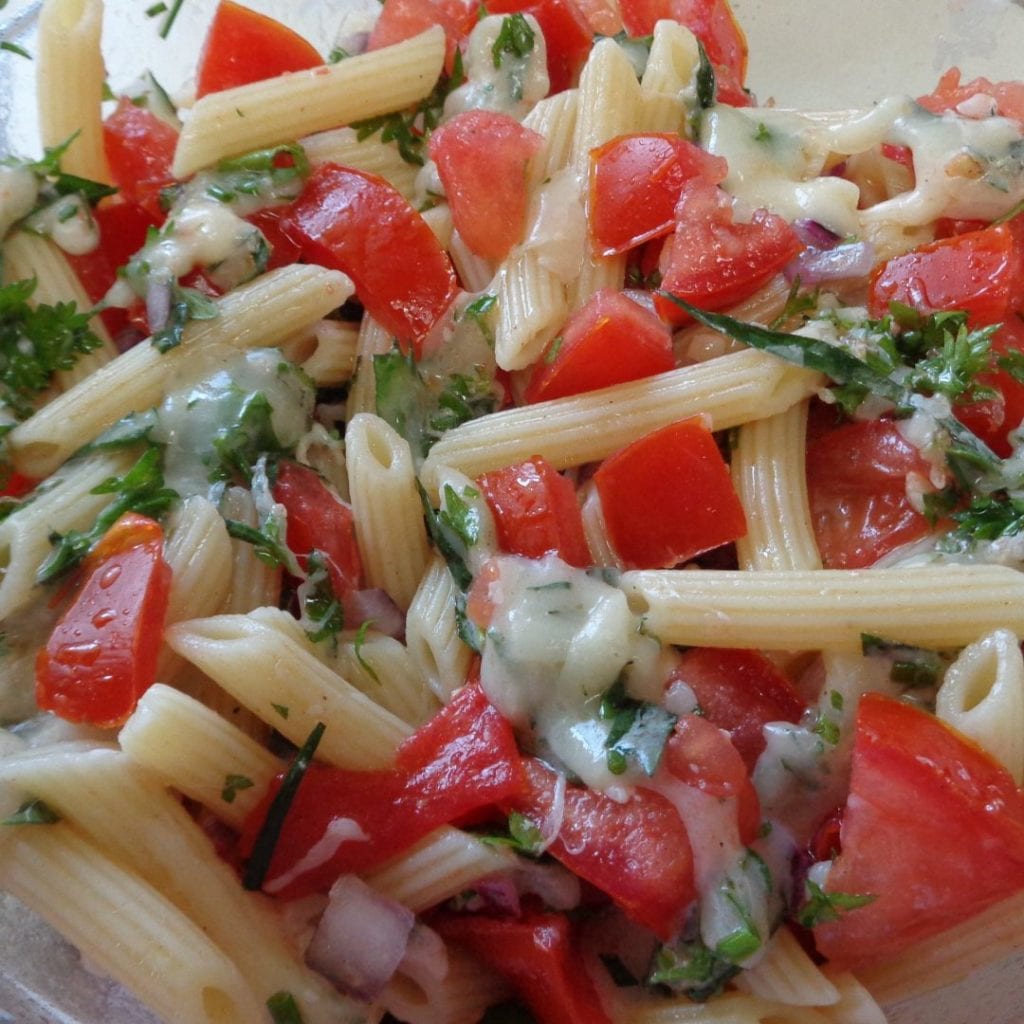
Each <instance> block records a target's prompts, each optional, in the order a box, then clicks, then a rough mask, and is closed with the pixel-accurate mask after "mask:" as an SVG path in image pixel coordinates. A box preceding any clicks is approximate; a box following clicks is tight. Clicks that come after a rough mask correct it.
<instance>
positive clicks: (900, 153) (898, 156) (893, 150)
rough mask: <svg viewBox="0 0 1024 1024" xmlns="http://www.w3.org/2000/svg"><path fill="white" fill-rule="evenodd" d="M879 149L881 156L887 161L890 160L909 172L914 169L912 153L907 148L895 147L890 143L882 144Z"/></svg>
mask: <svg viewBox="0 0 1024 1024" xmlns="http://www.w3.org/2000/svg"><path fill="white" fill-rule="evenodd" d="M881 148H882V156H884V157H885V158H886V159H887V160H892V161H894V162H895V163H898V164H901V165H902V166H903V167H907V168H909V169H910V170H913V169H914V151H913V150H912V149H911V148H910V147H909V146H897V145H894V144H893V143H891V142H883V143H882V147H881Z"/></svg>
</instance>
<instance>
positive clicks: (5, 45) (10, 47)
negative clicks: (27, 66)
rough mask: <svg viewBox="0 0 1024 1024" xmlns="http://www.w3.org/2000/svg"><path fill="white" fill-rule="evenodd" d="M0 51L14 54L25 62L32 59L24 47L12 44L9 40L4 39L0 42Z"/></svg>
mask: <svg viewBox="0 0 1024 1024" xmlns="http://www.w3.org/2000/svg"><path fill="white" fill-rule="evenodd" d="M0 50H6V51H7V52H8V53H16V54H17V55H18V56H19V57H24V58H25V59H26V60H31V59H32V54H31V53H29V52H28V50H26V49H25V47H24V46H19V45H18V44H17V43H12V42H11V41H10V40H9V39H4V40H3V41H2V42H0Z"/></svg>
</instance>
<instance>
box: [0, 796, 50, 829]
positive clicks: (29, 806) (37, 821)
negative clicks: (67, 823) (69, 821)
mask: <svg viewBox="0 0 1024 1024" xmlns="http://www.w3.org/2000/svg"><path fill="white" fill-rule="evenodd" d="M56 821H60V815H59V814H58V813H57V812H56V811H55V810H53V809H52V808H51V807H49V806H48V805H47V804H45V803H43V801H42V800H26V801H25V803H23V804H22V805H21V806H20V807H19V808H18V809H17V810H16V811H15V812H14V814H12V815H10V817H7V818H4V819H3V820H2V821H0V825H52V824H53V823H54V822H56Z"/></svg>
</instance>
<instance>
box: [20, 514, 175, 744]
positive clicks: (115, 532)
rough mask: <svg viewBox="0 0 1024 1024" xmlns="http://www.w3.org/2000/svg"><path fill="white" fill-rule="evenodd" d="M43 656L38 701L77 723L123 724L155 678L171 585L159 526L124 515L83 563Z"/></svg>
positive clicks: (38, 669)
mask: <svg viewBox="0 0 1024 1024" xmlns="http://www.w3.org/2000/svg"><path fill="white" fill-rule="evenodd" d="M84 573H85V576H84V579H83V582H82V584H81V586H80V587H79V588H78V591H77V593H76V594H75V596H74V597H73V598H72V600H71V604H70V605H69V606H68V608H67V610H66V611H65V612H64V614H63V615H62V616H61V618H60V621H59V622H58V623H57V625H56V626H55V627H54V629H53V632H52V633H51V634H50V639H49V641H48V642H47V644H46V646H45V647H44V648H42V649H41V650H40V652H39V654H38V656H37V658H36V703H37V704H38V705H39V707H40V708H41V709H42V710H43V711H53V712H54V713H55V714H57V715H59V716H60V717H61V718H64V719H67V720H68V721H70V722H84V723H87V724H89V725H96V726H100V727H104V728H106V727H111V726H116V725H120V724H121V722H123V721H124V720H125V719H126V718H127V717H128V715H130V714H131V712H132V711H133V710H134V708H135V704H136V703H137V701H138V699H139V697H141V696H142V694H143V693H144V692H145V691H146V690H147V689H148V688H149V687H150V686H151V685H152V683H153V682H154V680H155V679H156V663H157V655H158V654H159V651H160V638H161V635H162V633H163V627H164V618H165V616H166V614H167V601H168V595H169V593H170V587H171V569H170V566H168V565H167V563H166V562H165V561H164V559H163V530H162V529H161V528H160V524H159V523H157V522H154V521H153V520H152V519H147V518H146V517H145V516H140V515H137V514H136V513H134V512H128V513H125V515H123V516H122V517H121V518H120V519H119V520H118V521H117V522H116V523H114V525H113V526H112V527H111V528H110V530H108V531H107V533H106V534H105V535H104V537H103V538H102V540H101V541H100V542H99V544H98V545H97V546H96V548H95V550H94V551H93V552H92V553H91V554H90V556H89V558H88V559H87V561H86V563H85V566H84Z"/></svg>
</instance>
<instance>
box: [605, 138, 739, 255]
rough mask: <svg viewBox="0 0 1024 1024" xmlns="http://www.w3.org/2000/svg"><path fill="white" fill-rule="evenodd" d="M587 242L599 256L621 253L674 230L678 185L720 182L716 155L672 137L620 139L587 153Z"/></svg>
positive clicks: (722, 172)
mask: <svg viewBox="0 0 1024 1024" xmlns="http://www.w3.org/2000/svg"><path fill="white" fill-rule="evenodd" d="M590 165H591V174H590V221H589V222H590V238H591V242H592V243H593V245H594V248H595V249H596V250H597V251H598V252H600V253H601V254H602V255H604V256H612V255H614V254H615V253H621V252H625V251H626V250H627V249H632V248H633V247H634V246H636V245H640V244H641V243H642V242H646V241H647V240H648V239H650V238H655V237H657V236H658V235H667V234H668V233H669V232H670V231H671V230H672V229H673V227H674V226H675V209H676V203H677V202H678V201H679V194H680V192H681V190H682V187H683V183H684V182H686V181H688V180H689V179H690V178H702V179H703V180H704V181H707V182H708V183H709V184H711V185H717V184H718V183H719V182H721V181H722V180H724V178H725V176H726V174H728V172H729V168H728V165H727V164H726V162H725V160H724V159H723V158H722V157H720V156H713V155H712V154H711V153H707V152H705V151H704V150H703V149H701V148H700V147H699V146H695V145H694V144H693V143H692V142H687V140H686V139H683V138H680V137H679V136H678V135H671V134H662V135H657V134H635V135H619V136H616V137H615V138H614V139H611V140H610V141H609V142H606V143H605V144H604V145H603V146H598V147H597V148H596V149H592V150H591V151H590Z"/></svg>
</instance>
